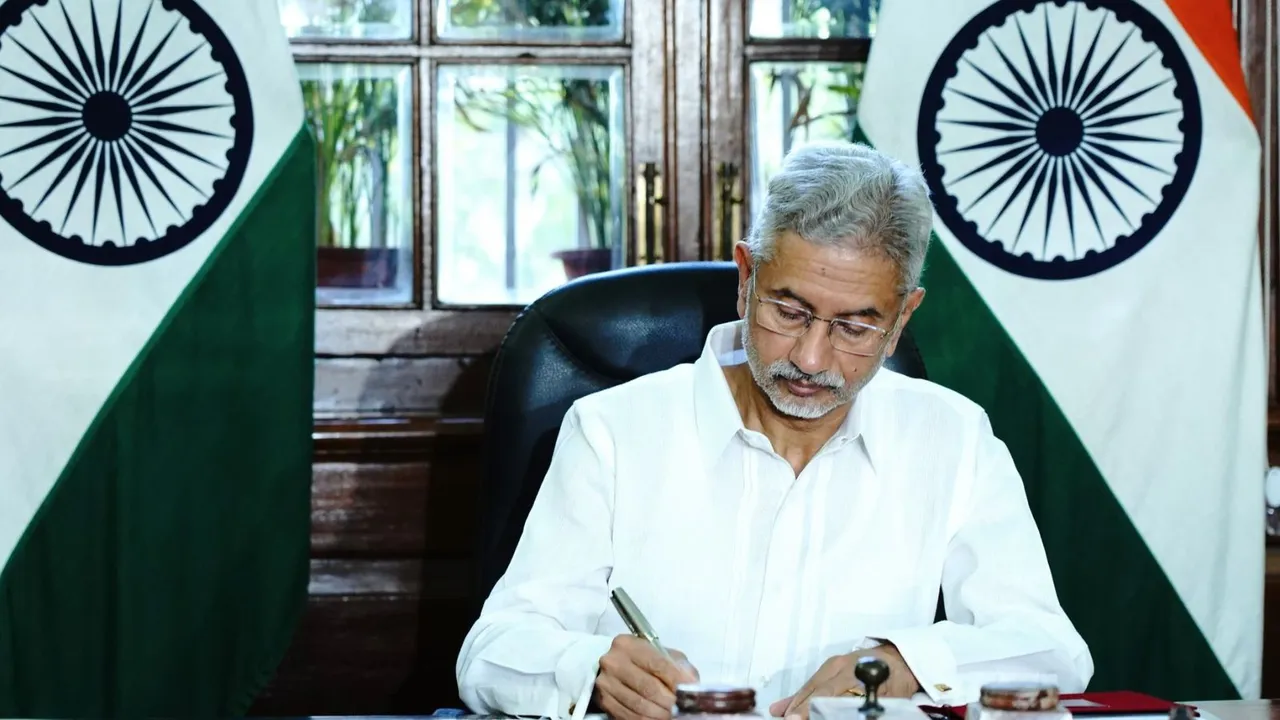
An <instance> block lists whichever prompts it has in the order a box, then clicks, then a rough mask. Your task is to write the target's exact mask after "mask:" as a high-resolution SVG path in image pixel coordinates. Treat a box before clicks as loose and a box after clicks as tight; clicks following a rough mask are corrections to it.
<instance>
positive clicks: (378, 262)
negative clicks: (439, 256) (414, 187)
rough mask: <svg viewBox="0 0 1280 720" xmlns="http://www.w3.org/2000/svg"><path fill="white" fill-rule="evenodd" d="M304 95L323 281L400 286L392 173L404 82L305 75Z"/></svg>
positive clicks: (320, 280)
mask: <svg viewBox="0 0 1280 720" xmlns="http://www.w3.org/2000/svg"><path fill="white" fill-rule="evenodd" d="M302 95H303V101H304V103H305V106H306V112H307V118H308V120H309V121H310V123H311V126H312V130H313V132H314V134H315V139H316V146H315V147H316V165H317V168H318V173H319V182H320V197H319V204H320V208H319V215H320V222H319V240H318V249H317V253H318V254H317V275H318V277H317V284H318V285H319V286H320V287H336V288H389V287H393V286H394V285H395V281H396V273H397V271H398V263H399V259H400V249H399V248H397V247H388V244H387V228H388V224H389V220H391V219H392V218H393V212H394V198H393V196H392V193H391V188H390V186H389V184H388V183H387V173H388V168H389V167H390V164H391V160H392V158H393V157H394V155H395V153H396V150H397V148H396V143H397V138H396V127H397V124H398V113H397V106H398V92H397V87H396V82H395V80H394V79H392V78H342V79H335V80H319V79H305V80H303V82H302Z"/></svg>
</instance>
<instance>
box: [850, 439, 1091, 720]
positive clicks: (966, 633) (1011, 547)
mask: <svg viewBox="0 0 1280 720" xmlns="http://www.w3.org/2000/svg"><path fill="white" fill-rule="evenodd" d="M972 456H973V465H972V474H971V476H969V477H966V476H968V475H969V473H966V472H962V480H961V483H960V487H959V488H958V492H957V495H956V497H955V502H956V503H957V504H956V506H955V509H954V511H953V513H952V518H953V522H952V526H953V527H954V528H955V531H954V533H953V534H952V536H951V540H950V544H949V546H948V548H947V557H946V562H945V565H944V567H943V573H942V590H943V596H944V598H945V603H946V611H947V620H946V621H944V622H940V623H934V624H933V625H929V626H925V627H920V628H909V629H905V630H902V631H897V632H893V633H889V634H887V636H886V637H883V638H876V639H875V640H879V641H886V642H890V643H892V644H893V645H894V646H896V647H897V649H898V652H899V653H901V654H902V657H903V659H904V660H905V661H906V663H907V665H908V667H910V668H911V671H912V673H913V674H914V675H915V676H916V679H917V680H918V681H919V682H920V686H921V689H922V690H923V691H924V692H925V693H927V694H928V695H929V699H930V700H931V701H932V702H933V703H934V704H948V705H962V704H965V703H969V702H973V701H975V700H977V698H978V693H979V690H980V689H981V686H982V685H983V684H985V683H988V682H993V681H1005V680H1026V681H1036V682H1046V681H1047V682H1053V683H1056V684H1057V685H1058V687H1059V688H1060V689H1061V691H1062V692H1064V693H1071V692H1083V691H1084V689H1085V687H1086V686H1087V685H1088V683H1089V679H1090V678H1091V677H1092V675H1093V658H1092V656H1091V655H1090V653H1089V649H1088V647H1087V646H1086V645H1085V642H1084V640H1083V638H1081V637H1080V634H1079V633H1078V632H1077V631H1076V629H1075V627H1074V626H1073V625H1072V623H1071V621H1070V620H1069V619H1068V618H1067V616H1066V614H1065V613H1064V612H1063V611H1062V607H1061V605H1060V604H1059V602H1058V597H1057V592H1056V590H1055V589H1054V584H1053V577H1052V575H1051V574H1050V572H1049V563H1048V560H1047V559H1046V557H1045V552H1044V544H1043V542H1042V541H1041V539H1040V533H1039V530H1038V529H1037V527H1036V524H1035V520H1034V518H1033V517H1032V515H1031V510H1030V507H1029V506H1028V504H1027V497H1026V490H1025V488H1024V487H1023V484H1022V479H1021V478H1020V477H1019V475H1018V471H1017V468H1016V467H1015V466H1014V464H1013V459H1012V458H1011V457H1010V456H1009V451H1008V449H1007V448H1006V447H1005V445H1004V443H1003V442H1001V441H1000V440H999V439H998V438H996V437H995V435H994V434H993V433H992V432H991V425H990V421H989V420H988V418H987V416H986V415H985V414H983V415H982V416H981V422H980V423H979V427H978V431H977V434H976V441H975V445H974V448H973V452H972ZM966 479H967V480H968V482H965V480H966Z"/></svg>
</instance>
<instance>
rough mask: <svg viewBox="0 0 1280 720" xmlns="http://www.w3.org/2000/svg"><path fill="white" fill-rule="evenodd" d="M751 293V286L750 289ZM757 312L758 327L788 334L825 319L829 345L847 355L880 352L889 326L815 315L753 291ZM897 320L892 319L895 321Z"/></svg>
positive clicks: (791, 335) (895, 322)
mask: <svg viewBox="0 0 1280 720" xmlns="http://www.w3.org/2000/svg"><path fill="white" fill-rule="evenodd" d="M752 294H755V293H754V289H753V291H752ZM756 300H757V301H759V303H760V313H759V315H758V316H757V318H756V322H757V324H759V325H760V327H762V328H764V329H765V330H768V331H770V332H775V333H777V334H779V335H785V336H787V337H795V338H798V337H801V336H803V335H804V334H805V333H806V332H808V331H809V326H810V325H812V324H813V321H814V320H821V321H822V322H825V323H827V339H828V340H830V342H831V347H833V348H835V349H836V350H839V351H840V352H844V353H849V354H850V355H861V356H862V357H871V356H873V355H875V354H877V353H879V352H880V349H881V348H882V347H883V345H884V342H885V340H886V339H887V338H888V337H889V330H885V329H884V328H879V327H876V326H875V325H868V324H867V323H862V322H858V321H856V320H842V319H839V318H824V317H818V316H817V315H814V314H813V313H811V312H809V311H808V310H806V309H804V308H802V307H797V306H795V305H791V304H790V303H785V302H782V301H781V300H774V299H773V298H764V297H760V296H759V295H756ZM897 324H898V321H897V320H896V319H895V320H894V325H897Z"/></svg>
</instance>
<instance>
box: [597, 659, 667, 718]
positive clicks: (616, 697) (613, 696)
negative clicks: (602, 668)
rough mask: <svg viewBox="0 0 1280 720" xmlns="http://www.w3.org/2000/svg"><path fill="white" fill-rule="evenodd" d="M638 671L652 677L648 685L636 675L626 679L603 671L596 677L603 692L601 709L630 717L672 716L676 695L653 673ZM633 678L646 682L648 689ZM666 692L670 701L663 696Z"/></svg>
mask: <svg viewBox="0 0 1280 720" xmlns="http://www.w3.org/2000/svg"><path fill="white" fill-rule="evenodd" d="M634 669H635V668H633V670H634ZM637 672H638V671H637ZM638 674H639V675H640V676H641V677H642V678H644V679H647V680H648V684H647V685H646V683H645V682H644V680H640V681H637V680H636V678H635V677H634V676H633V677H631V678H629V679H624V678H623V677H619V676H615V675H611V674H603V673H602V674H601V675H600V677H599V678H597V679H596V689H597V690H598V691H599V693H600V707H601V709H603V710H604V711H605V712H606V713H608V714H609V715H610V716H611V717H615V718H627V719H628V720H640V719H647V720H667V719H668V718H670V717H671V706H672V705H673V704H674V703H675V695H672V694H671V691H669V690H667V688H666V687H664V686H663V685H662V683H660V682H658V681H657V680H655V679H654V678H653V677H652V676H648V675H645V674H644V673H639V672H638ZM628 680H630V682H629V681H628ZM631 682H636V684H640V685H646V689H643V690H642V689H638V688H635V687H633V686H632V685H631ZM664 693H665V694H667V695H668V696H670V698H671V699H670V702H668V701H666V699H665V698H663V694H664Z"/></svg>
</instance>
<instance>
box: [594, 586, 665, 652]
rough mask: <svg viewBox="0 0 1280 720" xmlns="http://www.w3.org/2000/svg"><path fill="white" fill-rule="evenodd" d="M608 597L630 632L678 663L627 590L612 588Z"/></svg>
mask: <svg viewBox="0 0 1280 720" xmlns="http://www.w3.org/2000/svg"><path fill="white" fill-rule="evenodd" d="M609 599H610V600H612V601H613V606H614V607H615V608H617V610H618V614H619V615H621V616H622V622H624V623H626V624H627V627H628V628H629V629H630V630H631V634H632V635H635V636H636V637H639V638H644V639H645V640H648V641H649V644H650V645H652V646H653V647H654V648H656V649H657V650H658V652H660V653H662V656H663V657H664V658H666V659H667V660H670V661H671V664H673V665H679V663H677V662H676V660H675V658H673V657H671V653H669V652H667V649H666V648H664V647H662V643H661V642H659V641H658V634H657V633H655V632H654V631H653V626H651V625H649V621H648V620H646V619H645V617H644V613H642V612H640V608H638V607H636V604H635V603H634V602H632V600H631V596H630V595H627V591H626V590H623V589H622V588H620V587H619V588H614V589H613V592H611V593H610V594H609Z"/></svg>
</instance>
